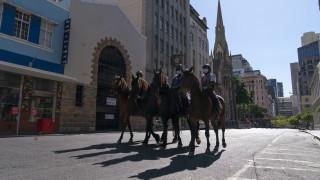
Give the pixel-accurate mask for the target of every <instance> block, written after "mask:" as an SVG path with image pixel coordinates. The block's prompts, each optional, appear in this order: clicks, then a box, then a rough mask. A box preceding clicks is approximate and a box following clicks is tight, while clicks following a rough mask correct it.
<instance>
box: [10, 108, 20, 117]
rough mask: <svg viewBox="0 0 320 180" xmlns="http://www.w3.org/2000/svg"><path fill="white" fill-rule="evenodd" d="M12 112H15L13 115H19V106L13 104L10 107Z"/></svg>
mask: <svg viewBox="0 0 320 180" xmlns="http://www.w3.org/2000/svg"><path fill="white" fill-rule="evenodd" d="M10 112H11V114H13V115H17V114H18V113H19V107H18V106H12V107H11V108H10Z"/></svg>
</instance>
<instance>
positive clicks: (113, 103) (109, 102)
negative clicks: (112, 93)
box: [106, 97, 117, 106]
mask: <svg viewBox="0 0 320 180" xmlns="http://www.w3.org/2000/svg"><path fill="white" fill-rule="evenodd" d="M106 104H107V105H108V106H117V99H116V98H110V97H107V101H106Z"/></svg>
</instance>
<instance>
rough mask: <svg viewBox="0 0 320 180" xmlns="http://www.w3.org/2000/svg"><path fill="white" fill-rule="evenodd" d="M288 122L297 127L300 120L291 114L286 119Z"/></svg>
mask: <svg viewBox="0 0 320 180" xmlns="http://www.w3.org/2000/svg"><path fill="white" fill-rule="evenodd" d="M288 122H289V124H290V125H291V126H293V127H297V126H298V125H299V123H300V120H299V119H298V117H297V116H292V117H290V118H289V119H288Z"/></svg>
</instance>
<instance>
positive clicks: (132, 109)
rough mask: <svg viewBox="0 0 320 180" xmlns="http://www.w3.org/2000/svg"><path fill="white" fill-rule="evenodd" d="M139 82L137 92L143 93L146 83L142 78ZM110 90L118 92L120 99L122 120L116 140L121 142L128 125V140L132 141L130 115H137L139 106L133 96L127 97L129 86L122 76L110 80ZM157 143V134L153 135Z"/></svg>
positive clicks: (146, 86)
mask: <svg viewBox="0 0 320 180" xmlns="http://www.w3.org/2000/svg"><path fill="white" fill-rule="evenodd" d="M138 84H140V86H139V87H140V88H139V94H141V95H142V94H144V93H145V92H146V90H147V88H148V84H147V83H146V82H145V81H144V80H142V79H141V80H140V82H138ZM112 91H113V92H116V93H118V94H119V101H120V105H119V106H120V119H121V120H122V121H123V129H122V133H121V136H120V138H119V140H118V143H121V140H122V138H123V133H124V131H125V130H126V127H127V126H128V128H129V131H130V139H129V142H132V141H133V133H132V130H131V124H130V117H131V116H139V115H140V113H139V111H140V108H139V106H138V104H137V102H136V101H135V100H134V99H133V98H129V94H131V93H130V91H129V87H128V85H127V83H126V81H125V80H124V78H123V77H122V76H115V80H114V81H113V82H112ZM155 136H156V135H155ZM155 138H156V141H157V143H158V142H159V138H157V136H156V137H155Z"/></svg>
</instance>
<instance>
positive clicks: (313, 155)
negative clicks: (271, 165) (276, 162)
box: [260, 151, 314, 157]
mask: <svg viewBox="0 0 320 180" xmlns="http://www.w3.org/2000/svg"><path fill="white" fill-rule="evenodd" d="M260 153H261V154H278V155H288V156H308V157H314V155H308V154H290V153H275V152H264V151H263V152H260Z"/></svg>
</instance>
